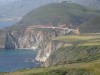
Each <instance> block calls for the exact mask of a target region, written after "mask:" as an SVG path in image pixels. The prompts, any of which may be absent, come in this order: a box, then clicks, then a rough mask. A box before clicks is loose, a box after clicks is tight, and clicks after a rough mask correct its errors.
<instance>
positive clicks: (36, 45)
mask: <svg viewBox="0 0 100 75" xmlns="http://www.w3.org/2000/svg"><path fill="white" fill-rule="evenodd" d="M73 31H76V30H74V29H69V28H57V27H55V28H53V27H47V28H34V27H33V28H31V29H30V28H26V29H23V30H19V31H10V32H7V33H6V38H5V49H34V50H38V54H37V57H36V60H37V61H41V62H44V61H46V59H47V58H48V57H49V56H50V54H51V53H52V52H53V51H55V50H57V49H58V48H60V47H62V46H65V45H66V43H64V42H58V41H53V40H52V38H53V37H57V36H63V35H67V34H68V33H71V32H73Z"/></svg>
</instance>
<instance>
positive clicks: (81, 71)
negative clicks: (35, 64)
mask: <svg viewBox="0 0 100 75" xmlns="http://www.w3.org/2000/svg"><path fill="white" fill-rule="evenodd" d="M99 70H100V60H96V61H93V62H89V63H75V64H66V65H59V66H53V67H48V68H35V69H29V70H21V71H16V72H12V73H0V75H99V74H100V71H99Z"/></svg>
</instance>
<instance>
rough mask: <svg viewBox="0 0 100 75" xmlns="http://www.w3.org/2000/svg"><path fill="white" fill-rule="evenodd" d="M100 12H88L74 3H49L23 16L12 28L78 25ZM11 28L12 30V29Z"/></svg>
mask: <svg viewBox="0 0 100 75" xmlns="http://www.w3.org/2000/svg"><path fill="white" fill-rule="evenodd" d="M99 13H100V11H98V10H90V9H88V8H86V7H84V6H81V5H79V4H75V3H66V2H65V3H63V2H62V3H51V4H48V5H44V6H42V7H39V8H36V9H34V10H32V11H31V12H29V13H28V14H27V15H25V16H24V17H23V18H22V20H21V21H20V22H18V23H17V24H16V26H13V28H15V29H17V28H21V26H22V28H23V26H28V25H34V24H43V25H47V24H53V25H54V26H57V25H59V24H64V23H66V24H72V25H74V26H75V25H76V26H77V25H80V24H82V23H84V22H86V21H88V20H89V19H91V18H92V17H93V16H98V15H99ZM13 28H12V29H13Z"/></svg>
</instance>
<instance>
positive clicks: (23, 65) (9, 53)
mask: <svg viewBox="0 0 100 75" xmlns="http://www.w3.org/2000/svg"><path fill="white" fill-rule="evenodd" d="M36 55H37V52H36V51H34V50H23V49H20V50H0V72H13V71H16V70H21V69H28V68H32V67H39V66H40V65H39V64H37V63H36V62H34V61H33V62H30V60H34V59H35V57H36ZM28 60H29V61H28Z"/></svg>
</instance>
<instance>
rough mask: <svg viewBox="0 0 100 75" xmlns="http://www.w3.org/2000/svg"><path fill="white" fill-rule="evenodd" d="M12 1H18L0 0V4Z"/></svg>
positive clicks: (12, 0) (11, 0)
mask: <svg viewBox="0 0 100 75" xmlns="http://www.w3.org/2000/svg"><path fill="white" fill-rule="evenodd" d="M14 1H18V0H0V5H4V4H8V3H10V2H14Z"/></svg>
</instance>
